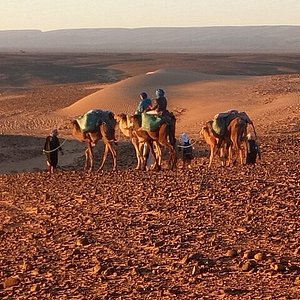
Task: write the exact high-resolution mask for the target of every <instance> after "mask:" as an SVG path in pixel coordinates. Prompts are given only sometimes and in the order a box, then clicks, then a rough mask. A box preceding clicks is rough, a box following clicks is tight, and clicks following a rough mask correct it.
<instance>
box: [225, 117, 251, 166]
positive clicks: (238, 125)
mask: <svg viewBox="0 0 300 300" xmlns="http://www.w3.org/2000/svg"><path fill="white" fill-rule="evenodd" d="M247 125H248V122H247V121H246V120H245V119H243V118H241V117H237V118H235V119H233V120H232V121H231V122H230V123H229V125H228V127H227V134H228V136H229V137H230V140H231V142H232V145H231V146H230V147H229V152H228V159H229V164H231V163H232V150H233V149H235V150H236V151H237V152H238V154H239V157H240V163H241V164H242V165H244V164H246V158H247V153H248V142H247ZM252 126H253V128H254V125H253V123H252ZM255 134H256V133H255Z"/></svg>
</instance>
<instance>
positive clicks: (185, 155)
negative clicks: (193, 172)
mask: <svg viewBox="0 0 300 300" xmlns="http://www.w3.org/2000/svg"><path fill="white" fill-rule="evenodd" d="M180 144H181V146H182V148H183V149H182V161H183V168H184V169H185V168H186V166H188V168H191V162H192V159H193V146H192V145H191V140H190V137H189V136H188V134H187V133H185V132H184V133H182V134H181V136H180Z"/></svg>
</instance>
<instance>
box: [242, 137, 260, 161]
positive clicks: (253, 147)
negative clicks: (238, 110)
mask: <svg viewBox="0 0 300 300" xmlns="http://www.w3.org/2000/svg"><path fill="white" fill-rule="evenodd" d="M247 139H248V147H249V148H248V153H247V159H246V163H247V165H254V164H255V163H256V158H257V156H258V158H259V159H261V153H260V149H259V146H258V144H257V143H256V141H255V137H254V135H253V134H252V133H248V135H247Z"/></svg>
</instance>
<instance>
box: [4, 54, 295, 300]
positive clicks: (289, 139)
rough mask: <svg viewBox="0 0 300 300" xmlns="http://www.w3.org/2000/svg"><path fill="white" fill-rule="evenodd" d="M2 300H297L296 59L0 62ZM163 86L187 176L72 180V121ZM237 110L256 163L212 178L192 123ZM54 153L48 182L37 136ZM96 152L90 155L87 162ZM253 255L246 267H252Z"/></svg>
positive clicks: (127, 167) (122, 151) (78, 154)
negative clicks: (257, 151) (51, 144)
mask: <svg viewBox="0 0 300 300" xmlns="http://www.w3.org/2000/svg"><path fill="white" fill-rule="evenodd" d="M0 61H1V64H0V65H1V67H0V102H1V106H0V133H1V135H0V149H1V150H0V173H1V175H0V220H1V222H0V241H1V243H0V299H219V298H221V299H299V298H300V277H299V276H300V233H299V232H300V225H299V224H300V217H299V216H300V210H299V204H300V203H299V199H300V197H299V195H300V180H299V174H300V163H299V158H300V150H299V141H300V122H299V116H300V56H299V55H274V54H273V55H271V54H269V55H255V54H248V55H245V54H244V55H239V54H232V55H196V54H94V55H91V54H90V55H85V54H70V55H66V54H55V55H50V54H49V55H46V54H44V55H42V54H24V53H22V54H0ZM159 87H161V88H164V89H165V90H166V93H167V97H168V101H169V109H170V110H172V111H174V112H175V114H176V116H177V120H178V122H177V131H176V132H177V136H179V135H180V134H181V133H182V132H187V133H188V134H189V135H190V136H191V137H192V139H193V141H194V142H195V145H194V154H195V159H194V160H193V162H192V168H191V169H188V170H184V169H182V163H181V159H180V155H181V153H180V151H178V157H179V162H178V168H177V170H176V171H169V170H166V169H164V170H163V171H161V172H154V171H148V172H141V171H136V170H134V167H135V164H136V161H135V155H134V152H133V148H132V146H131V145H130V143H129V142H128V141H127V140H126V139H125V138H124V137H123V136H122V135H121V134H120V133H118V134H117V136H118V139H119V140H120V141H119V146H118V171H116V172H112V171H110V169H111V160H110V158H109V161H108V162H107V164H106V166H105V170H104V171H101V172H92V173H85V172H83V170H82V168H83V164H84V148H85V146H84V145H83V144H82V143H80V142H78V141H75V140H74V139H73V138H72V136H71V133H70V121H71V120H72V119H73V118H74V117H75V116H77V115H80V114H83V113H84V112H86V111H88V110H89V109H92V108H101V109H110V110H112V111H113V112H115V113H120V112H125V113H132V112H133V111H134V109H135V107H136V105H137V103H138V95H139V93H140V92H141V91H146V92H148V94H149V96H151V97H154V91H155V89H156V88H159ZM232 108H235V109H238V110H241V111H246V112H247V113H248V114H249V115H250V117H251V118H252V120H253V121H254V124H255V126H256V131H257V132H258V136H259V144H260V147H261V151H262V160H261V161H259V162H258V163H257V165H256V166H255V167H252V166H242V165H239V164H237V165H235V166H233V167H226V168H224V167H221V166H220V162H219V161H217V160H216V161H215V162H214V164H213V166H212V168H211V169H208V167H207V164H208V147H207V145H205V143H204V141H203V140H202V139H201V138H200V136H199V130H200V129H201V126H202V125H203V124H204V123H205V122H206V121H207V120H210V119H212V118H213V116H214V115H215V114H217V113H219V112H222V111H225V110H227V109H232ZM53 128H58V129H59V132H60V136H59V137H60V140H61V142H62V143H64V144H63V148H64V152H65V155H64V156H60V157H59V160H60V163H59V169H58V171H57V173H55V174H53V175H51V176H49V175H48V174H47V172H46V164H45V161H46V158H45V156H43V155H42V148H43V145H44V141H45V137H46V136H47V135H48V134H49V132H50V131H51V130H52V129H53ZM102 151H103V145H102V144H101V143H100V144H99V145H98V146H97V154H96V163H97V165H98V164H99V160H100V156H101V154H102ZM255 254H257V255H256V256H254V255H255Z"/></svg>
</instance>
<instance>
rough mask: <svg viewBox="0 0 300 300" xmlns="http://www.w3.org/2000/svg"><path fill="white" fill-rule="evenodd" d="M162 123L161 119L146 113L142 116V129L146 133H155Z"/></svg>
mask: <svg viewBox="0 0 300 300" xmlns="http://www.w3.org/2000/svg"><path fill="white" fill-rule="evenodd" d="M161 123H162V118H161V117H160V116H158V115H151V114H147V113H143V114H142V129H143V130H146V131H156V130H157V129H158V128H159V126H160V125H161Z"/></svg>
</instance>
